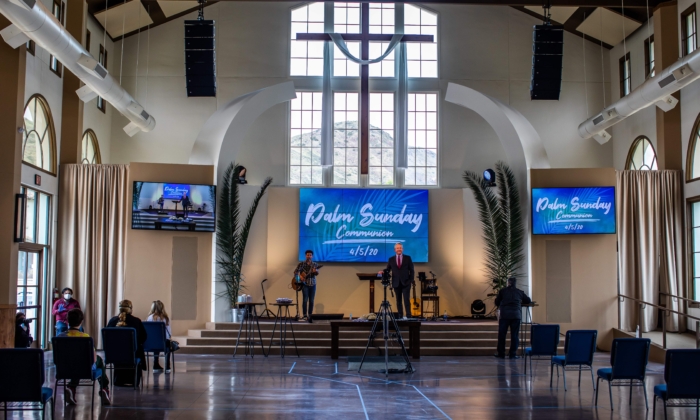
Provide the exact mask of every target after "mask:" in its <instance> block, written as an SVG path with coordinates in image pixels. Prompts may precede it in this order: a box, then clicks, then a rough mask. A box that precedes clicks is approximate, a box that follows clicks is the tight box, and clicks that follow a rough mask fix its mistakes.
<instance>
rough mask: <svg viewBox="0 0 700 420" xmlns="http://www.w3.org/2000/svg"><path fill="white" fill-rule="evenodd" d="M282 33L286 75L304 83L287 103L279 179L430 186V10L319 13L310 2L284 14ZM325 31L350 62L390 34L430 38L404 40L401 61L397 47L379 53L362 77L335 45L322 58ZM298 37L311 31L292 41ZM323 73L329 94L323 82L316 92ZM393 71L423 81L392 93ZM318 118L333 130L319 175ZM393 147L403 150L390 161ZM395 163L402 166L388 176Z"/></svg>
mask: <svg viewBox="0 0 700 420" xmlns="http://www.w3.org/2000/svg"><path fill="white" fill-rule="evenodd" d="M364 19H366V20H367V21H366V22H364V21H363V20H364ZM291 31H292V33H291V48H290V57H289V60H290V62H289V69H290V76H292V77H293V78H297V77H299V76H303V78H301V77H300V78H299V79H298V80H299V84H300V85H303V86H305V87H304V89H303V91H301V90H300V91H299V92H297V99H294V100H292V101H291V107H290V119H289V120H290V125H289V126H290V137H289V138H290V149H289V183H290V184H294V185H325V186H330V185H344V186H347V185H355V186H389V185H392V186H400V187H401V186H437V185H438V178H439V177H438V173H439V171H438V159H437V156H438V146H439V141H438V129H437V127H438V123H437V122H438V111H439V110H438V106H437V104H438V102H439V101H438V98H439V92H438V91H439V85H438V84H437V83H436V82H437V77H438V48H437V46H438V44H437V42H438V41H437V34H438V15H437V13H436V12H432V11H429V10H427V9H424V8H422V7H418V6H414V5H409V4H402V3H396V4H395V3H387V2H371V3H360V2H335V3H333V4H332V7H330V5H329V7H326V6H325V4H324V3H323V2H313V3H308V4H304V5H301V6H299V7H297V8H294V9H292V10H291ZM330 31H333V32H335V33H337V34H343V37H344V39H346V42H345V44H346V45H345V47H347V51H348V52H349V55H352V56H354V57H359V56H361V54H360V51H361V50H362V51H364V53H366V54H367V58H369V59H374V58H377V57H379V56H381V55H383V54H384V52H385V51H386V50H387V48H388V46H389V40H390V39H391V35H392V34H394V33H403V34H406V35H409V36H412V35H431V36H432V38H433V40H432V42H427V39H424V40H423V41H425V42H408V43H407V44H406V45H405V47H406V55H405V57H402V56H401V55H400V53H398V52H397V51H398V50H397V51H392V52H389V53H388V54H387V56H386V57H384V58H383V59H382V60H381V61H380V62H377V63H371V64H369V65H368V68H367V71H366V72H365V71H361V66H360V65H358V64H356V63H355V62H354V61H353V60H350V59H348V58H347V57H346V56H345V54H344V53H343V52H341V48H339V47H338V46H336V45H333V48H330V49H329V51H328V52H329V54H326V53H325V47H324V42H325V41H323V39H326V38H327V36H322V35H321V33H323V32H330ZM306 33H315V35H314V36H309V35H302V36H299V37H298V35H299V34H306ZM297 38H298V39H297ZM304 38H307V39H308V40H307V39H304ZM414 40H415V38H414ZM345 47H343V48H342V50H343V51H345ZM401 49H402V48H399V50H401ZM364 53H363V54H364ZM331 64H332V65H331ZM324 69H327V70H325V71H329V70H330V72H329V73H328V74H327V76H329V77H330V78H331V79H332V80H333V83H331V84H330V86H335V87H336V89H335V90H334V89H333V88H330V89H329V87H328V86H329V85H325V86H326V88H325V90H320V89H319V87H320V86H322V85H323V74H324ZM399 75H405V76H407V77H406V79H410V80H414V79H423V82H422V85H421V86H422V89H421V90H417V89H416V90H413V91H412V90H411V86H410V84H409V85H408V86H405V85H403V86H404V87H405V88H406V89H405V90H404V89H399V86H402V84H401V82H402V81H403V78H401V79H399ZM314 79H315V81H313V82H310V80H314ZM428 79H434V80H428ZM406 83H407V84H408V82H406ZM312 86H316V87H315V88H314V87H312ZM363 89H366V90H363ZM399 90H401V94H399ZM329 96H330V98H329ZM363 109H365V111H364V112H362V111H361V110H363ZM321 121H324V122H325V124H330V125H332V129H333V134H332V140H333V144H332V147H333V153H332V163H331V164H330V165H328V166H330V168H326V169H324V167H323V166H322V161H324V159H322V157H321V141H322V139H321V125H322V124H321ZM399 129H400V131H397V130H399ZM404 133H405V134H404ZM404 137H405V138H404ZM401 146H404V147H405V149H406V151H407V159H406V162H399V159H397V157H398V155H397V151H398V150H399V149H402V150H401V151H402V152H403V147H401ZM401 160H403V159H401ZM397 163H402V165H405V169H406V170H405V171H398V170H397ZM362 175H366V176H362Z"/></svg>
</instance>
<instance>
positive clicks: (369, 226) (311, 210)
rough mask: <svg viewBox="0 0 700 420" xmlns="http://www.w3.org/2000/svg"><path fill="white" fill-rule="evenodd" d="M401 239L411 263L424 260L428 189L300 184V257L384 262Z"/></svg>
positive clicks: (426, 250) (337, 260)
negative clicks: (301, 185) (307, 185)
mask: <svg viewBox="0 0 700 420" xmlns="http://www.w3.org/2000/svg"><path fill="white" fill-rule="evenodd" d="M396 243H401V244H402V245H403V248H404V253H405V254H406V255H410V256H411V258H412V259H413V261H414V262H427V261H428V191H427V190H397V189H390V190H389V189H336V188H333V189H331V188H302V189H300V190H299V260H303V259H304V258H305V255H304V252H305V251H306V250H307V249H310V250H312V251H313V252H314V260H316V261H326V262H332V261H336V262H382V263H386V261H387V260H388V259H389V257H391V256H392V255H394V245H395V244H396Z"/></svg>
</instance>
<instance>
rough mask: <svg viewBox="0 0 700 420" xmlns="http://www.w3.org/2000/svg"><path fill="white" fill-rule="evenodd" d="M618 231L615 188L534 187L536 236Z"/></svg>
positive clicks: (533, 220) (534, 228)
mask: <svg viewBox="0 0 700 420" xmlns="http://www.w3.org/2000/svg"><path fill="white" fill-rule="evenodd" d="M615 232H616V230H615V187H581V188H533V189H532V233H533V234H534V235H575V234H613V233H615Z"/></svg>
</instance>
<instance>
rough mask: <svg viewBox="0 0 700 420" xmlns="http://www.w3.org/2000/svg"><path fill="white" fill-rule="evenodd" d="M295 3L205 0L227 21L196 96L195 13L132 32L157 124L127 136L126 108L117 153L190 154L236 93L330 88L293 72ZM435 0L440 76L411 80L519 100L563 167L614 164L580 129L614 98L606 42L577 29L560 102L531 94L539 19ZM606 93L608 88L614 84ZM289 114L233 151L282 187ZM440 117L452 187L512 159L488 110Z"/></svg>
mask: <svg viewBox="0 0 700 420" xmlns="http://www.w3.org/2000/svg"><path fill="white" fill-rule="evenodd" d="M291 6H292V5H290V4H289V3H281V2H262V3H257V2H221V3H218V4H215V5H212V6H210V7H207V8H206V11H205V17H206V18H207V19H215V20H216V23H217V73H218V75H217V83H218V95H217V98H187V97H186V95H185V80H184V51H183V20H185V19H193V18H194V17H195V14H191V15H189V16H187V17H186V18H180V19H177V20H175V21H172V22H169V23H167V24H165V25H161V26H158V27H156V28H153V29H151V30H150V31H149V32H150V46H149V41H148V35H146V33H145V32H144V33H142V34H141V37H140V41H139V39H138V37H136V36H132V37H129V38H127V40H126V41H125V44H124V63H123V83H124V85H125V86H126V87H127V89H128V90H129V92H130V93H131V94H132V95H134V96H135V97H136V98H137V99H138V100H139V101H140V102H141V103H142V104H143V105H144V106H145V107H146V109H147V110H148V111H149V112H150V113H152V114H153V115H154V117H155V118H156V120H157V127H156V129H155V130H153V131H152V132H151V133H139V134H137V135H136V136H134V137H133V138H128V137H127V136H126V135H125V134H124V133H123V131H122V127H123V126H124V125H126V120H125V119H124V118H123V117H121V116H119V115H115V117H114V118H113V123H112V147H111V158H112V161H113V162H114V163H123V162H130V161H150V162H173V163H184V162H187V158H188V157H189V153H190V151H191V148H192V144H193V142H194V139H195V137H196V135H197V133H198V132H199V129H200V128H201V126H202V124H203V123H204V121H206V119H207V118H208V117H209V116H210V115H211V113H213V112H214V110H215V109H216V108H217V107H220V106H222V105H223V104H225V103H226V102H228V101H229V100H231V99H232V98H234V97H236V96H238V95H241V94H243V93H247V92H250V91H253V90H255V89H258V88H261V87H264V86H269V85H272V84H275V83H279V82H282V81H286V80H290V79H291V80H294V82H295V84H296V85H297V87H298V88H304V87H306V88H310V87H316V88H320V82H319V81H318V80H317V79H312V78H290V77H288V50H289V16H290V8H291ZM430 9H432V10H434V11H436V12H438V13H439V22H440V32H439V35H438V41H439V46H440V52H439V53H440V78H439V79H437V80H423V81H412V86H413V88H415V89H423V90H433V91H440V93H441V96H444V91H445V89H446V86H447V83H448V82H456V83H460V84H464V85H466V86H469V87H472V88H475V89H478V90H479V91H481V92H484V93H486V94H488V95H491V96H494V97H496V98H497V99H499V100H501V101H503V102H505V103H508V104H510V105H511V106H513V107H514V108H516V109H517V110H518V111H520V112H521V113H523V115H525V117H526V118H528V119H529V120H530V121H531V123H532V124H533V126H534V127H535V129H536V130H537V131H538V132H539V133H540V135H541V136H542V138H543V141H544V144H545V148H546V150H547V153H548V154H549V157H550V160H551V163H552V166H553V167H605V166H611V165H612V164H613V161H612V145H603V146H600V145H598V144H597V143H596V142H595V141H593V140H582V139H580V138H579V137H578V134H577V131H576V128H577V126H578V124H579V123H580V122H581V121H583V120H584V119H585V118H586V117H587V116H588V115H589V114H591V113H592V112H595V110H597V109H601V108H602V105H603V101H602V97H603V91H604V87H603V86H604V85H603V84H602V79H603V77H602V71H601V70H600V69H601V54H600V49H599V46H597V45H595V44H593V43H590V42H584V41H583V40H582V39H581V38H579V37H577V36H574V35H572V34H568V33H567V34H566V35H565V53H564V75H563V76H564V78H563V80H564V81H563V84H562V86H563V89H562V96H561V100H560V101H559V102H551V101H536V102H532V101H530V99H529V83H530V74H531V60H532V41H531V40H532V26H533V25H535V24H538V23H540V22H539V21H538V20H537V19H535V18H532V17H531V16H528V15H525V14H523V13H521V12H519V11H517V10H515V9H512V8H508V7H493V6H466V5H450V4H441V5H430ZM584 45H585V49H586V60H585V61H586V72H585V73H586V74H585V75H584V71H583V49H584ZM115 50H116V51H117V52H118V53H117V54H113V56H112V58H113V60H112V62H113V63H115V65H116V66H117V67H116V68H115V69H114V71H115V72H116V73H118V72H119V67H120V66H121V63H119V60H120V57H119V55H120V54H119V53H120V51H121V42H117V43H116V44H115ZM137 51H138V52H139V55H138V72H137V68H136V61H137ZM149 51H150V53H149ZM603 56H604V57H606V55H605V54H604V55H603ZM606 65H607V63H606ZM137 74H138V78H137ZM146 74H148V76H146ZM137 80H138V92H136V81H137ZM605 89H606V90H608V89H609V87H608V86H606V87H605ZM586 93H587V98H586ZM606 96H607V97H608V98H609V97H610V95H609V93H606ZM586 104H588V109H586ZM287 114H288V105H286V104H285V105H279V106H276V107H274V108H272V109H270V110H269V111H268V112H266V113H265V114H264V115H263V116H261V118H260V119H259V120H258V122H257V123H256V124H255V126H253V127H252V129H251V130H250V132H249V133H248V134H247V139H246V143H245V145H244V146H243V148H242V149H241V150H240V153H239V156H235V157H231V159H232V160H233V159H234V158H235V159H236V160H237V161H240V162H242V163H244V164H246V166H247V167H249V168H253V170H251V171H249V179H250V181H251V182H252V183H260V182H261V181H262V179H263V178H264V176H266V175H271V176H273V177H274V178H275V184H276V185H285V184H286V177H287V166H286V165H287V164H286V162H287V147H288V145H287V143H288V128H287V124H288V117H287ZM439 118H440V126H439V129H440V133H439V135H440V149H441V150H440V184H441V186H442V187H448V188H452V187H458V188H461V187H463V181H462V179H461V176H462V172H463V171H464V170H465V169H472V170H476V171H481V170H483V169H485V168H487V167H489V166H492V165H493V163H494V162H495V161H497V160H498V159H502V158H503V156H504V155H503V150H502V148H501V146H500V143H499V141H498V139H497V138H496V136H495V133H494V132H493V130H492V129H491V128H490V127H489V126H488V125H487V124H486V123H485V122H484V121H483V120H481V118H480V117H478V116H476V115H475V114H473V113H470V112H468V111H466V110H464V109H463V108H460V107H456V106H455V105H453V104H448V103H445V102H441V103H440V116H439ZM255 168H265V171H264V172H263V171H258V170H256V169H255Z"/></svg>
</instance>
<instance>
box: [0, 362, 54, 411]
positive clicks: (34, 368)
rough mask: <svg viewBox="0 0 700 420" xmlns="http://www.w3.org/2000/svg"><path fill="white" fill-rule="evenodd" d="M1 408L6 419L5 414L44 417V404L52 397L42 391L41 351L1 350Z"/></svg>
mask: <svg viewBox="0 0 700 420" xmlns="http://www.w3.org/2000/svg"><path fill="white" fill-rule="evenodd" d="M0 372H2V376H3V380H1V381H0V404H2V408H3V411H4V412H5V418H6V419H7V412H8V411H41V418H42V420H43V419H44V418H45V416H46V404H48V403H49V402H51V413H52V416H53V409H54V402H55V401H54V397H53V390H52V389H51V388H47V387H44V380H45V376H44V351H43V350H41V349H0Z"/></svg>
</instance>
